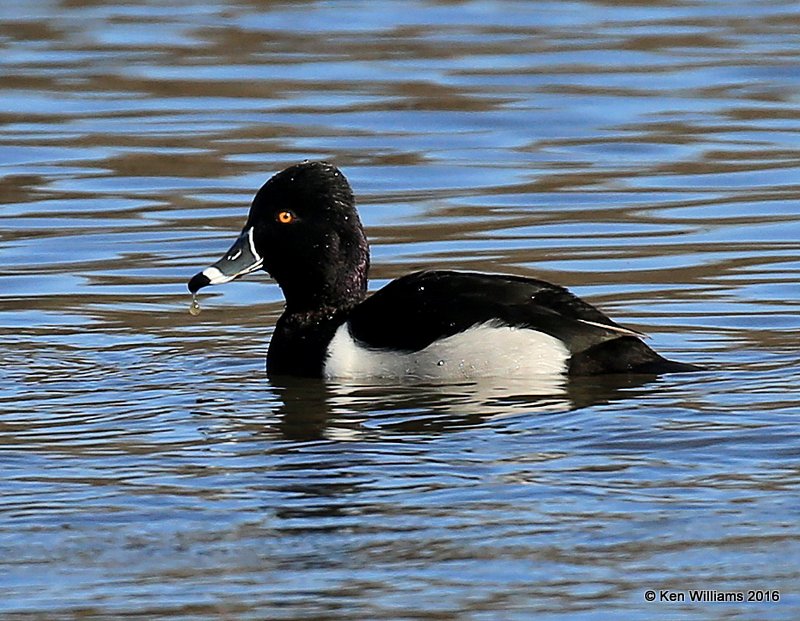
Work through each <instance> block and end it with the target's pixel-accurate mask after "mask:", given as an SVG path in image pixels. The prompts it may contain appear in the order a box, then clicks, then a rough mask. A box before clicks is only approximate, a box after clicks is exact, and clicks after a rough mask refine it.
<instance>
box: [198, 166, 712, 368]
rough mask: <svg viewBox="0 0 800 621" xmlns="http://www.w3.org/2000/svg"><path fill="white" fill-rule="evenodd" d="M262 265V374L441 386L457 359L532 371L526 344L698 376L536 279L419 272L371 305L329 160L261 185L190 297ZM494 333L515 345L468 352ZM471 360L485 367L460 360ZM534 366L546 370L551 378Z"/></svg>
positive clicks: (349, 200) (351, 209) (339, 178)
mask: <svg viewBox="0 0 800 621" xmlns="http://www.w3.org/2000/svg"><path fill="white" fill-rule="evenodd" d="M259 268H263V269H264V270H266V271H267V272H269V273H270V274H271V275H272V276H273V278H275V280H276V281H277V282H278V284H279V285H280V287H281V289H282V290H283V293H284V296H285V297H286V309H285V312H284V313H283V315H282V316H281V317H280V319H279V320H278V323H277V325H276V327H275V333H274V335H273V337H272V341H271V343H270V347H269V353H268V356H267V370H268V372H269V373H270V374H276V375H277V374H288V375H303V376H323V375H328V376H338V375H341V374H342V373H344V374H345V375H356V376H360V375H365V374H366V375H382V374H386V373H388V374H391V375H403V374H406V373H408V374H415V375H423V376H428V375H429V374H430V375H431V376H437V377H438V376H441V375H442V374H443V373H445V370H443V369H442V368H441V367H447V369H453V368H456V366H457V365H455V364H450V363H453V362H458V363H459V365H460V367H459V368H460V369H461V373H466V374H467V375H469V373H473V374H478V375H482V374H487V373H488V374H490V375H491V374H493V373H492V369H493V368H494V367H493V365H494V364H496V365H498V366H497V369H498V374H506V373H508V372H509V371H508V369H509V368H510V369H512V372H513V370H514V369H527V371H528V372H530V371H531V370H533V372H535V371H536V369H537V364H538V363H537V362H536V361H535V360H532V359H531V360H526V359H525V355H524V352H525V351H526V350H525V349H524V348H525V347H533V348H534V349H531V352H534V353H532V355H534V354H535V356H536V357H537V359H538V357H541V356H543V355H544V354H543V352H546V351H548V348H550V349H551V350H552V351H553V352H554V355H555V356H556V358H558V357H559V356H561V357H562V358H563V365H562V367H561V368H563V372H564V373H567V374H570V375H590V374H591V375H594V374H601V373H662V372H677V371H693V370H697V369H698V367H695V366H693V365H688V364H682V363H678V362H672V361H669V360H666V359H665V358H662V357H661V356H659V355H658V354H657V353H656V352H654V351H653V350H652V349H650V348H649V347H648V346H647V345H646V344H645V343H643V342H642V341H641V340H640V339H639V338H638V337H639V336H640V335H638V334H637V333H636V332H634V331H632V330H628V329H626V328H624V327H622V326H619V325H618V324H616V323H614V322H613V321H612V320H611V319H609V318H608V317H606V315H604V314H603V313H602V312H600V311H599V310H598V309H596V308H595V307H593V306H592V305H590V304H588V303H587V302H584V301H583V300H581V299H580V298H578V297H576V296H574V295H573V294H572V293H570V292H569V291H567V290H566V289H564V288H563V287H559V286H557V285H552V284H550V283H547V282H544V281H540V280H534V279H530V278H522V277H519V276H506V275H499V274H479V273H466V272H453V271H426V272H417V273H414V274H409V275H407V276H404V277H402V278H398V279H397V280H394V281H393V282H391V283H389V284H388V285H386V286H385V287H384V288H383V289H381V290H380V291H378V292H376V293H374V294H373V295H372V296H370V297H367V293H366V291H367V271H368V269H369V248H368V245H367V240H366V237H365V235H364V231H363V228H362V226H361V221H360V219H359V217H358V213H357V211H356V209H355V203H354V199H353V193H352V191H351V189H350V186H349V184H348V183H347V180H346V179H345V178H344V175H342V173H341V172H340V171H339V170H338V169H337V168H335V167H334V166H332V165H331V164H328V163H325V162H304V163H302V164H298V165H296V166H292V167H290V168H287V169H286V170H284V171H282V172H280V173H278V174H276V175H275V176H274V177H272V178H271V179H270V180H269V181H268V182H267V183H266V184H264V186H263V187H262V188H261V189H260V190H259V191H258V193H257V194H256V196H255V198H254V200H253V203H252V206H251V208H250V214H249V216H248V218H247V222H246V224H245V226H244V229H243V230H242V234H241V235H240V237H239V239H238V240H237V241H236V243H235V244H234V245H233V247H232V248H231V249H230V250H229V251H228V253H227V254H226V255H225V256H224V257H223V258H222V259H221V260H220V261H218V262H217V263H215V264H214V265H213V266H211V267H209V268H207V269H206V270H204V271H203V272H201V273H200V274H197V275H196V276H195V277H194V278H192V280H191V281H190V283H189V289H190V291H192V293H195V292H196V291H198V290H199V289H200V288H201V287H204V286H206V285H208V284H217V283H222V282H227V281H229V280H233V279H234V278H237V277H239V276H242V275H244V274H247V273H249V272H252V271H255V270H256V269H259ZM478 326H480V327H482V328H484V329H483V330H477V329H476V327H478ZM501 333H502V334H504V335H511V336H510V338H511V339H512V341H511V342H512V343H514V345H513V346H506V347H507V351H503V350H496V351H491V349H492V347H491V346H492V343H491V342H488V343H485V344H481V343H476V344H475V346H474V347H473V346H472V345H471V344H469V340H470V339H471V338H472V337H473V336H474V337H475V338H478V336H479V335H484V337H485V335H487V334H501ZM517 335H518V336H519V342H520V345H519V347H517V345H516V342H517V341H516V340H513V339H516V338H517ZM536 335H539V336H536ZM461 337H463V338H461ZM454 339H455V340H454ZM499 342H503V343H507V342H508V341H502V340H501V341H498V343H499ZM465 343H466V344H465ZM440 344H441V345H440ZM498 347H500V345H498ZM470 348H471V349H470ZM440 349H441V351H442V352H444V353H442V354H440V353H439V350H440ZM471 351H474V352H476V353H475V354H474V355H475V356H477V357H478V358H481V361H482V366H480V365H478V366H471V362H472V361H470V360H466V359H464V358H465V357H469V356H470V355H473V354H471V353H467V354H465V353H464V352H471ZM392 356H394V357H395V359H396V360H398V361H399V362H398V364H397V365H394V364H393V363H392ZM440 356H441V360H439V357H440ZM448 356H450V357H452V356H460V357H461V358H460V359H459V360H458V361H454V360H450V359H448V358H447V357H448ZM358 358H361V359H362V361H359V360H357V359H358ZM431 360H434V361H436V362H435V363H433V365H431V362H430V361H431ZM542 360H543V361H542V368H543V369H545V368H547V369H550V366H552V365H550V366H548V364H549V363H547V362H546V361H544V359H542ZM556 362H558V360H556ZM554 364H555V363H554ZM428 367H431V368H428ZM434 367H439V368H434ZM465 368H467V369H471V371H469V372H467V371H464V370H463V369H465ZM476 368H480V369H482V371H480V372H478V371H475V370H474V369H476ZM553 368H558V365H557V364H556V365H555V367H553ZM343 369H344V371H342V370H343ZM387 369H390V371H387ZM406 369H407V370H406ZM412 369H413V371H412Z"/></svg>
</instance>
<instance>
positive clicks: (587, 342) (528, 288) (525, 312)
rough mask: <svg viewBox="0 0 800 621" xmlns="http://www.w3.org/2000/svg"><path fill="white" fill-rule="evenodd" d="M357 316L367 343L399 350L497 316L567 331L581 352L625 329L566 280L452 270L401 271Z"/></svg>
mask: <svg viewBox="0 0 800 621" xmlns="http://www.w3.org/2000/svg"><path fill="white" fill-rule="evenodd" d="M349 320H350V326H351V332H352V334H353V337H354V338H356V339H358V340H359V341H361V342H362V343H364V344H365V345H367V346H369V347H375V348H383V349H395V350H399V351H418V350H420V349H423V348H424V347H426V346H428V345H430V344H431V343H432V342H433V341H435V340H436V339H439V338H444V337H447V336H452V335H454V334H456V333H458V332H461V331H463V330H466V329H467V328H470V327H472V326H474V325H477V324H482V323H486V322H490V321H495V322H497V323H498V324H503V325H508V326H515V327H519V328H531V329H535V330H538V331H540V332H544V333H546V334H549V335H551V336H554V337H556V338H558V339H561V340H562V341H563V342H564V344H565V345H566V347H567V348H568V349H569V350H570V352H571V353H573V354H574V353H576V352H580V351H583V350H586V349H588V348H589V347H591V346H593V345H596V344H599V343H602V342H604V341H607V340H610V339H614V338H618V337H620V336H621V331H624V328H621V326H618V325H617V324H615V323H614V322H613V321H611V319H609V318H608V317H606V316H605V315H604V314H603V313H601V312H600V311H599V310H597V309H596V308H595V307H594V306H591V305H590V304H588V303H586V302H584V301H583V300H581V299H580V298H578V297H576V296H574V295H573V294H572V293H570V292H569V291H568V290H567V289H565V288H563V287H559V286H557V285H552V284H550V283H547V282H544V281H541V280H534V279H531V278H523V277H520V276H507V275H501V274H480V273H471V272H451V271H431V272H416V273H413V274H409V275H408V276H403V277H402V278H398V279H397V280H394V281H392V282H390V283H389V284H388V285H386V287H384V288H383V289H381V290H380V291H378V292H377V293H375V294H373V295H372V296H371V297H369V298H367V299H366V300H365V301H364V302H363V303H361V304H360V305H358V306H357V307H356V308H355V309H353V311H352V313H351V314H350V317H349ZM585 321H589V322H592V323H591V324H587V323H584V322H585ZM595 324H601V325H595ZM603 326H606V327H603Z"/></svg>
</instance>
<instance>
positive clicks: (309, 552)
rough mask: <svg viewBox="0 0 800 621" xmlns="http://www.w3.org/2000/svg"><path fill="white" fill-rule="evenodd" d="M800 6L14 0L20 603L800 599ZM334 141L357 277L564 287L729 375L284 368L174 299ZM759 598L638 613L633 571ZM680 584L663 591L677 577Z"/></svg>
mask: <svg viewBox="0 0 800 621" xmlns="http://www.w3.org/2000/svg"><path fill="white" fill-rule="evenodd" d="M798 32H800V9H798V7H797V5H796V3H794V2H781V1H774V2H773V1H765V2H753V3H746V2H744V3H743V2H736V3H733V2H725V1H720V2H712V1H708V2H692V1H689V2H658V3H653V2H636V1H634V2H626V3H612V2H570V3H564V2H490V1H488V0H485V1H476V2H436V1H433V0H430V1H420V2H412V3H393V2H371V3H365V2H347V3H345V2H336V3H334V2H329V3H325V2H307V3H306V2H303V3H263V4H261V3H250V2H244V1H238V2H237V1H228V2H221V1H220V2H210V1H209V2H204V1H202V0H196V1H191V2H189V1H180V0H172V1H171V2H144V1H136V0H131V1H130V2H118V3H107V2H80V3H77V2H46V1H38V0H30V1H29V2H26V3H25V8H24V10H21V9H20V8H19V6H17V5H16V4H14V3H8V2H7V3H4V4H2V5H0V46H2V54H0V65H1V66H2V69H1V71H2V76H3V78H2V80H1V81H0V175H2V177H1V178H0V199H2V203H3V206H2V209H0V261H1V263H0V264H1V265H2V269H0V333H2V343H3V346H2V348H1V349H0V438H2V449H1V452H0V459H2V479H0V481H1V482H0V486H1V487H0V490H1V491H2V494H1V495H0V516H2V517H0V564H2V568H1V569H0V616H2V617H3V618H4V619H11V620H17V619H34V618H35V619H50V618H52V619H56V618H58V619H64V618H78V617H81V618H123V617H124V618H140V619H233V618H237V619H238V618H242V619H264V618H270V619H300V618H316V619H354V618H363V619H376V618H392V619H434V618H435V619H476V620H487V619H529V618H537V619H541V618H556V617H560V618H568V619H573V618H592V619H612V618H613V619H617V618H620V617H621V616H623V615H626V616H628V617H633V618H653V617H660V618H677V617H678V616H680V617H681V618H697V619H706V618H712V617H713V618H730V619H733V618H742V619H744V618H746V619H751V618H760V619H766V618H774V619H796V618H798V616H800V586H798V585H800V528H798V526H797V524H798V522H800V519H799V518H800V503H798V492H800V471H798V466H797V464H798V458H800V442H798V440H800V434H799V433H798V431H797V414H798V412H799V411H800V397H799V396H798V390H797V387H798V385H800V371H799V370H798V359H799V358H800V356H798V346H797V333H798V329H800V313H799V312H798V311H799V310H800V308H799V307H800V304H799V303H798V300H800V295H798V294H799V293H800V289H799V288H798V274H799V273H800V254H798V250H800V241H798V240H800V207H799V205H800V186H798V178H799V177H798V172H800V114H798V104H800V71H798V67H799V66H800V52H798V50H800V35H799V34H798ZM304 158H327V159H330V160H332V161H334V162H335V163H336V164H337V165H339V166H340V167H341V168H342V169H343V171H344V172H345V174H346V175H347V176H348V177H349V179H350V181H351V183H352V185H353V186H354V188H355V191H356V193H357V195H358V197H359V204H360V209H361V214H362V218H363V220H364V222H365V225H366V227H367V231H368V234H369V236H370V240H371V244H372V252H373V270H372V279H373V280H372V286H373V287H374V288H377V287H378V286H380V285H381V284H383V283H385V282H386V281H387V280H389V279H391V278H394V277H396V276H399V275H401V274H404V273H407V272H409V271H412V270H415V269H420V268H427V267H431V268H432V267H451V268H452V267H456V268H462V269H479V270H486V271H500V272H506V273H514V274H523V275H530V276H537V277H540V278H544V279H548V280H552V281H555V282H559V283H562V284H565V285H567V286H569V287H570V288H572V289H573V290H574V291H575V292H576V293H578V294H579V295H581V296H583V297H585V298H587V299H588V300H590V301H592V302H594V303H596V304H598V305H599V306H601V307H602V308H603V309H605V310H606V311H607V312H608V313H609V314H611V315H612V316H613V317H614V318H615V319H617V320H618V321H620V322H622V323H624V324H625V325H629V326H631V327H633V328H635V329H638V330H642V331H645V332H647V333H649V334H650V335H651V336H652V338H651V344H652V345H653V346H654V347H655V348H656V349H657V350H659V351H660V352H662V353H664V354H665V355H668V356H670V357H672V358H675V359H678V360H682V361H686V362H694V363H699V364H704V365H708V366H709V367H710V370H709V371H708V372H704V373H698V374H693V375H690V376H668V377H663V378H660V379H658V380H656V381H652V382H646V383H644V382H640V383H638V384H637V383H635V382H626V381H623V380H619V379H616V380H615V379H611V378H597V379H592V380H587V381H582V382H580V383H578V384H576V385H572V386H569V387H568V389H566V390H563V389H558V388H557V387H553V386H550V387H547V386H545V387H541V386H531V385H526V384H519V383H511V382H497V381H494V382H480V383H474V384H459V385H387V384H380V383H376V384H364V385H337V384H330V385H324V384H321V383H317V382H306V381H297V382H287V383H275V382H270V381H269V380H267V379H266V378H265V377H264V356H265V353H266V346H267V343H268V341H269V337H270V331H271V327H272V326H273V325H274V323H275V320H276V318H277V317H278V315H279V313H280V311H281V296H280V292H279V290H278V289H277V288H276V287H275V285H274V284H273V283H272V282H270V281H269V280H268V279H267V278H266V277H265V276H260V277H259V276H255V275H254V276H251V277H250V278H249V279H248V280H246V281H242V282H237V283H232V284H229V285H226V286H223V287H215V288H213V289H211V290H209V293H208V294H206V293H205V291H204V294H203V295H202V296H201V300H200V302H201V305H202V307H203V312H202V314H201V315H200V316H191V315H190V314H189V313H188V312H187V307H188V305H189V304H190V302H191V298H190V296H189V295H188V293H187V292H186V281H187V280H188V278H189V277H190V276H192V275H193V274H194V273H196V271H197V270H198V269H201V268H203V267H205V266H206V265H208V264H209V263H210V262H211V261H212V260H215V259H216V258H217V257H218V256H220V255H221V254H222V253H223V252H224V251H225V250H226V249H227V248H228V246H229V245H230V243H231V241H232V240H233V238H234V237H235V235H236V233H237V232H238V231H239V229H240V227H241V225H242V223H243V220H244V217H245V214H246V209H247V205H248V204H249V201H250V198H251V197H252V194H253V192H254V190H255V189H256V188H257V187H258V186H259V185H260V184H261V183H262V182H263V181H264V180H265V179H266V178H267V177H268V176H270V175H271V174H272V173H274V172H275V171H277V170H279V169H281V168H282V167H284V166H286V165H288V164H291V163H295V162H297V161H299V160H302V159H304ZM695 588H697V589H713V590H717V591H725V592H728V591H734V592H742V593H744V594H746V592H747V590H748V589H769V590H778V591H779V592H780V601H779V602H772V603H753V602H741V603H722V604H720V603H696V602H694V603H693V602H690V601H685V602H673V603H669V602H664V601H656V602H653V603H649V602H647V601H646V599H645V593H646V591H647V590H648V589H655V590H656V591H660V590H662V589H664V590H671V591H672V592H674V593H676V594H681V593H683V594H684V596H685V597H686V599H687V600H688V599H689V596H688V591H689V589H695ZM659 597H660V595H659Z"/></svg>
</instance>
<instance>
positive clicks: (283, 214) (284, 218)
mask: <svg viewBox="0 0 800 621" xmlns="http://www.w3.org/2000/svg"><path fill="white" fill-rule="evenodd" d="M294 218H295V216H294V214H293V213H292V212H291V211H279V212H278V216H277V220H278V222H280V223H281V224H291V223H292V222H294Z"/></svg>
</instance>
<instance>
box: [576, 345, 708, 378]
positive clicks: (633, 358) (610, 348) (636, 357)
mask: <svg viewBox="0 0 800 621" xmlns="http://www.w3.org/2000/svg"><path fill="white" fill-rule="evenodd" d="M703 370H704V369H703V367H700V366H697V365H694V364H688V363H685V362H675V361H674V360H667V359H666V358H664V357H663V356H660V355H659V354H657V353H656V352H655V351H653V350H652V349H651V348H650V347H648V346H647V345H646V344H645V343H643V342H642V341H640V340H639V339H638V338H636V337H633V336H623V337H620V338H617V339H613V340H611V341H606V342H605V343H599V344H598V345H594V346H593V347H590V348H589V349H587V350H584V351H582V352H578V353H577V354H573V356H572V357H571V358H570V362H569V374H570V375H600V374H605V373H637V374H648V375H660V374H662V373H691V372H694V371H703Z"/></svg>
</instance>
